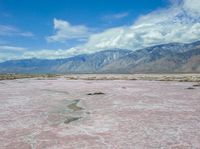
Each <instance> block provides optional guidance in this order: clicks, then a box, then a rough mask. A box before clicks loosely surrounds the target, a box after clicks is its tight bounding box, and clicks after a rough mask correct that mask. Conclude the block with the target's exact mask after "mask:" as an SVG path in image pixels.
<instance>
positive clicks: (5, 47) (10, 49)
mask: <svg viewBox="0 0 200 149" xmlns="http://www.w3.org/2000/svg"><path fill="white" fill-rule="evenodd" d="M25 50H27V49H26V48H24V47H16V46H8V45H0V52H13V51H14V52H22V51H25Z"/></svg>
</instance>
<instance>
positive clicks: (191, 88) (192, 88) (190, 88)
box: [186, 87, 195, 90]
mask: <svg viewBox="0 0 200 149" xmlns="http://www.w3.org/2000/svg"><path fill="white" fill-rule="evenodd" d="M186 89H188V90H194V89H195V88H194V87H188V88H186Z"/></svg>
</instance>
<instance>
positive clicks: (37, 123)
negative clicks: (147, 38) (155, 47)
mask: <svg viewBox="0 0 200 149" xmlns="http://www.w3.org/2000/svg"><path fill="white" fill-rule="evenodd" d="M194 84H195V83H189V82H187V83H186V82H170V81H168V82H166V81H142V80H104V81H103V80H67V79H65V78H58V79H51V80H48V79H46V80H40V79H19V80H10V81H9V80H4V81H0V148H1V149H29V148H30V149H80V148H81V149H82V148H87V149H109V148H110V149H133V148H136V149H151V148H152V149H157V148H158V149H162V148H163V149H168V148H171V149H190V148H191V149H192V148H193V149H198V148H200V87H195V88H194V89H192V88H191V89H188V88H189V87H192V86H193V85H194ZM98 92H100V93H104V94H97V95H96V94H95V93H98ZM88 94H90V95H88Z"/></svg>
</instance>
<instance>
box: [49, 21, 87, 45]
mask: <svg viewBox="0 0 200 149" xmlns="http://www.w3.org/2000/svg"><path fill="white" fill-rule="evenodd" d="M54 29H55V30H56V33H55V35H52V36H49V37H47V38H46V39H47V41H49V42H54V41H61V42H62V41H67V40H71V39H84V38H87V37H88V36H89V34H90V33H89V29H88V28H87V27H86V26H84V25H75V26H73V25H71V24H70V23H69V22H67V21H63V20H58V19H54Z"/></svg>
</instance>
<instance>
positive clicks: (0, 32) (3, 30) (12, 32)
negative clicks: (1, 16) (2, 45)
mask: <svg viewBox="0 0 200 149" xmlns="http://www.w3.org/2000/svg"><path fill="white" fill-rule="evenodd" d="M0 36H24V37H31V36H34V35H33V33H31V32H23V31H21V30H20V29H18V28H16V27H14V26H10V25H0Z"/></svg>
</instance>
